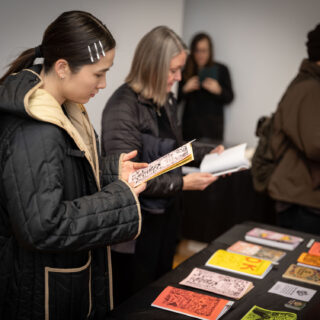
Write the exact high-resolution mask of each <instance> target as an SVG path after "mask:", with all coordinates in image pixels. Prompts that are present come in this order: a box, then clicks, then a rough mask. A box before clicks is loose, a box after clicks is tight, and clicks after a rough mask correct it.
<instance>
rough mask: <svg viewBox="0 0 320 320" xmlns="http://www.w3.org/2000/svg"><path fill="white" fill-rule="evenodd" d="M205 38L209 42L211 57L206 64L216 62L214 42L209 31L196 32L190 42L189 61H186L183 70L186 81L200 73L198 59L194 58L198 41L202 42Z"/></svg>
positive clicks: (210, 64) (209, 64)
mask: <svg viewBox="0 0 320 320" xmlns="http://www.w3.org/2000/svg"><path fill="white" fill-rule="evenodd" d="M204 39H206V40H207V41H208V44H209V59H208V61H207V63H206V65H205V66H206V67H209V66H212V65H213V64H214V54H213V43H212V40H211V37H210V36H209V35H208V34H207V33H203V32H201V33H198V34H196V35H195V36H194V37H193V38H192V41H191V44H190V54H189V56H188V58H187V62H186V65H185V68H184V71H183V79H184V80H185V81H187V80H188V79H189V78H191V77H192V76H194V75H196V74H198V71H199V70H198V69H199V68H198V66H197V63H196V60H195V58H194V54H195V51H196V48H197V45H198V42H200V41H202V40H204Z"/></svg>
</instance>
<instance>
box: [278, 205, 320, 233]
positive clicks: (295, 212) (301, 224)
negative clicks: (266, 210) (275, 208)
mask: <svg viewBox="0 0 320 320" xmlns="http://www.w3.org/2000/svg"><path fill="white" fill-rule="evenodd" d="M277 219H278V225H279V226H280V227H284V228H288V229H293V230H298V231H302V232H307V233H313V234H316V235H320V214H316V213H314V212H312V211H310V210H309V209H308V208H306V207H303V206H299V205H292V206H290V207H289V208H288V209H287V210H285V211H282V212H279V213H278V218H277Z"/></svg>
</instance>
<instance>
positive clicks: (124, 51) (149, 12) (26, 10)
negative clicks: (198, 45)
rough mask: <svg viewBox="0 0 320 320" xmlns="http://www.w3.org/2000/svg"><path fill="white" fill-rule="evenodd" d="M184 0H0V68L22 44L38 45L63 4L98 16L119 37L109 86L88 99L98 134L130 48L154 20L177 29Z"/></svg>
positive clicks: (126, 65) (126, 66) (126, 68)
mask: <svg viewBox="0 0 320 320" xmlns="http://www.w3.org/2000/svg"><path fill="white" fill-rule="evenodd" d="M183 6H184V1H183V0H174V1H171V0H161V1H158V0H104V1H101V0H90V1H84V0H68V1H65V0H54V1H53V0H27V1H22V0H10V1H9V0H3V1H2V2H1V10H0V30H1V33H0V43H1V50H0V74H3V73H4V72H5V69H6V68H5V66H6V65H7V64H8V63H10V62H11V61H12V60H13V59H14V58H15V57H16V56H17V55H18V54H19V53H20V52H22V51H23V50H25V49H27V48H30V47H35V46H36V45H39V44H40V42H41V39H42V34H43V32H44V30H45V28H46V27H47V25H48V24H49V23H51V21H53V20H54V19H55V18H56V17H57V16H58V15H59V14H60V13H62V12H63V11H67V10H85V11H89V12H91V13H92V14H94V15H96V16H97V17H98V18H99V19H100V20H102V21H103V22H104V23H105V24H106V25H107V27H108V28H109V29H110V31H111V33H112V34H113V36H114V37H115V39H116V41H117V48H116V58H115V61H114V66H113V67H112V69H111V70H110V71H109V72H108V74H107V88H106V89H105V90H103V91H101V92H100V93H99V94H98V95H97V96H96V97H95V98H94V99H92V100H90V102H89V103H88V104H87V109H88V113H89V116H90V118H91V121H92V123H93V125H94V127H95V129H96V130H97V132H98V133H99V134H100V122H101V113H102V110H103V108H104V106H105V103H106V101H107V99H108V97H109V96H110V95H111V94H112V93H113V92H114V91H115V90H116V88H117V87H118V86H120V85H121V84H122V83H123V80H124V78H125V76H126V75H127V73H128V71H129V68H130V64H131V60H132V57H133V53H134V49H135V47H136V45H137V43H138V41H139V40H140V39H141V37H142V36H143V35H144V34H145V33H147V32H148V31H150V30H151V29H152V28H153V27H155V26H158V25H167V26H169V27H171V28H172V29H173V30H174V31H176V32H177V33H178V34H180V35H181V33H182V23H183V22H182V20H183Z"/></svg>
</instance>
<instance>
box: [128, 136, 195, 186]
mask: <svg viewBox="0 0 320 320" xmlns="http://www.w3.org/2000/svg"><path fill="white" fill-rule="evenodd" d="M193 141H194V140H192V141H190V142H187V143H186V144H184V145H183V146H181V147H179V148H177V149H175V150H173V151H171V152H169V153H167V154H166V155H164V156H162V157H161V158H159V159H157V160H155V161H153V162H151V163H149V165H148V166H147V167H146V168H142V169H139V170H137V171H135V172H133V173H132V174H131V175H130V176H129V183H133V184H134V186H135V187H136V186H138V185H140V184H141V183H143V182H146V181H148V180H151V179H153V178H155V177H158V176H160V175H161V174H163V173H166V172H168V171H171V170H173V169H176V168H178V167H180V166H182V165H184V164H186V163H188V162H190V161H192V160H193V159H194V158H193V150H192V146H191V143H192V142H193Z"/></svg>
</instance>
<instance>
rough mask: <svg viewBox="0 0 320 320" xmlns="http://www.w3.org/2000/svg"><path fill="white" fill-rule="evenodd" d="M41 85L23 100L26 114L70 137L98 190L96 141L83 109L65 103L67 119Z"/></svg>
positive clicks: (76, 105) (79, 106)
mask: <svg viewBox="0 0 320 320" xmlns="http://www.w3.org/2000/svg"><path fill="white" fill-rule="evenodd" d="M41 85H42V82H40V83H38V84H37V86H36V87H34V88H32V89H31V90H30V91H29V93H27V95H26V97H25V99H24V104H25V109H26V112H27V113H28V114H29V115H30V116H31V117H32V118H34V119H37V120H40V121H43V122H48V123H52V124H54V125H56V126H59V127H60V128H62V129H64V130H65V131H66V132H67V133H68V134H69V135H70V137H71V138H72V139H73V140H74V142H75V143H76V145H77V146H78V148H79V149H80V150H81V151H83V152H84V154H85V157H86V158H87V160H88V161H89V163H90V165H91V167H92V169H93V172H94V175H95V178H96V182H97V186H98V188H100V179H99V161H98V153H97V145H96V139H95V134H94V130H93V127H92V125H91V123H90V121H89V118H88V115H87V112H86V109H85V107H84V106H83V105H81V104H76V103H72V102H67V103H65V104H64V105H65V109H66V111H67V113H68V116H69V118H68V117H67V116H66V115H65V114H64V112H63V110H62V108H61V106H60V105H59V103H58V102H57V101H56V100H55V99H54V98H53V97H52V96H51V95H50V94H49V93H48V92H47V91H46V90H44V89H41V88H40V86H41Z"/></svg>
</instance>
